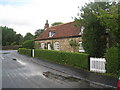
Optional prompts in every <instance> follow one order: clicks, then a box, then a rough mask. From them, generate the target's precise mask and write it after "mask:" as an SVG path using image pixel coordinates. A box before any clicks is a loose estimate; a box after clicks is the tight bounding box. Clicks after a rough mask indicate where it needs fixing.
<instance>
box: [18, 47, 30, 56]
mask: <svg viewBox="0 0 120 90" xmlns="http://www.w3.org/2000/svg"><path fill="white" fill-rule="evenodd" d="M18 52H19V53H20V54H23V55H26V56H31V54H32V51H31V49H26V48H19V49H18Z"/></svg>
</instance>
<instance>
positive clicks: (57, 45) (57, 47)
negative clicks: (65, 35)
mask: <svg viewBox="0 0 120 90" xmlns="http://www.w3.org/2000/svg"><path fill="white" fill-rule="evenodd" d="M54 50H57V51H59V50H60V45H59V42H55V43H54Z"/></svg>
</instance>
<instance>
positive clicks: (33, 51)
mask: <svg viewBox="0 0 120 90" xmlns="http://www.w3.org/2000/svg"><path fill="white" fill-rule="evenodd" d="M34 55H35V50H34V49H32V57H34Z"/></svg>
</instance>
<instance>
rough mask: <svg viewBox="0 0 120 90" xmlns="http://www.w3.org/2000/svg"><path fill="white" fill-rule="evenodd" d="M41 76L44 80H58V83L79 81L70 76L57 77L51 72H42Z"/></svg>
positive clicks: (57, 75)
mask: <svg viewBox="0 0 120 90" xmlns="http://www.w3.org/2000/svg"><path fill="white" fill-rule="evenodd" d="M43 75H44V76H45V77H46V78H49V79H53V80H60V81H69V82H78V81H79V79H77V78H75V77H72V76H63V75H59V74H56V73H52V72H49V71H48V72H43Z"/></svg>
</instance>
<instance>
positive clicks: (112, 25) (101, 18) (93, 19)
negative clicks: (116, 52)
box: [75, 2, 120, 57]
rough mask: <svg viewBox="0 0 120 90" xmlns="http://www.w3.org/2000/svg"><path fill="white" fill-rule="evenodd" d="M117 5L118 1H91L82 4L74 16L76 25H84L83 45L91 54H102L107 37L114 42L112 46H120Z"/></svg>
mask: <svg viewBox="0 0 120 90" xmlns="http://www.w3.org/2000/svg"><path fill="white" fill-rule="evenodd" d="M118 6H119V3H115V2H91V3H88V4H86V5H84V6H83V7H82V8H81V10H80V12H81V14H80V16H79V18H75V21H76V24H77V25H78V26H84V27H85V29H84V31H83V35H82V38H83V47H84V49H85V51H86V52H87V53H88V54H90V55H91V56H94V57H102V56H104V53H105V50H106V40H107V38H109V39H112V40H113V42H115V44H114V46H120V30H119V29H118V24H119V19H118V17H119V12H120V10H118ZM108 36H111V37H112V38H110V37H108ZM107 44H109V43H108V41H107Z"/></svg>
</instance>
